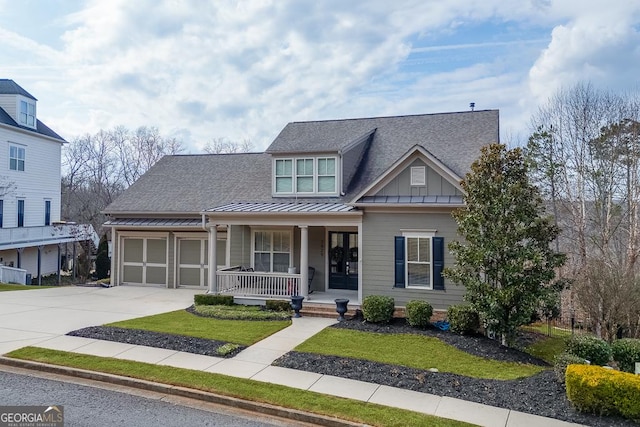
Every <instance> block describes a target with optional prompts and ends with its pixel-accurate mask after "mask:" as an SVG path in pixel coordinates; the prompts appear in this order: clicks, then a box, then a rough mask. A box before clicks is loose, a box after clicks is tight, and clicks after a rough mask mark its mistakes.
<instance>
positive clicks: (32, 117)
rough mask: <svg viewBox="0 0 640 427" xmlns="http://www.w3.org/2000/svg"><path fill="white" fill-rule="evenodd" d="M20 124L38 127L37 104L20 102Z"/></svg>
mask: <svg viewBox="0 0 640 427" xmlns="http://www.w3.org/2000/svg"><path fill="white" fill-rule="evenodd" d="M18 117H19V118H20V124H21V125H25V126H29V127H35V126H36V104H35V103H33V102H28V101H20V115H19V116H18Z"/></svg>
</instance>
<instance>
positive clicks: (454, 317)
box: [447, 304, 480, 334]
mask: <svg viewBox="0 0 640 427" xmlns="http://www.w3.org/2000/svg"><path fill="white" fill-rule="evenodd" d="M447 320H448V321H449V329H451V332H455V333H457V334H474V333H476V332H477V331H478V329H480V317H479V316H478V312H477V311H475V310H474V309H473V308H472V307H471V306H470V305H466V304H463V305H452V306H450V307H449V308H448V309H447Z"/></svg>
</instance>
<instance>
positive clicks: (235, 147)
mask: <svg viewBox="0 0 640 427" xmlns="http://www.w3.org/2000/svg"><path fill="white" fill-rule="evenodd" d="M251 150H253V144H252V143H251V141H250V140H248V139H243V140H242V141H240V142H237V141H229V140H228V139H226V138H214V139H212V140H211V141H209V142H207V144H206V145H205V146H204V148H203V151H204V152H205V153H208V154H225V153H226V154H231V153H248V152H250V151H251Z"/></svg>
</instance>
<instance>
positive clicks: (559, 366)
mask: <svg viewBox="0 0 640 427" xmlns="http://www.w3.org/2000/svg"><path fill="white" fill-rule="evenodd" d="M586 364H587V362H586V361H585V360H584V359H583V358H582V357H579V356H576V355H575V354H571V353H567V352H566V351H565V352H563V353H560V354H558V355H556V357H554V358H553V372H555V374H556V378H557V379H558V382H560V383H562V384H564V381H565V372H566V371H567V366H569V365H586Z"/></svg>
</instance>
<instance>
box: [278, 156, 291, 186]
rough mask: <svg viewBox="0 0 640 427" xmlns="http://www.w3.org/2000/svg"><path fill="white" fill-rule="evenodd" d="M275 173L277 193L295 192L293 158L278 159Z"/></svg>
mask: <svg viewBox="0 0 640 427" xmlns="http://www.w3.org/2000/svg"><path fill="white" fill-rule="evenodd" d="M274 175H275V192H276V193H293V160H292V159H276V161H275V174H274Z"/></svg>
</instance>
